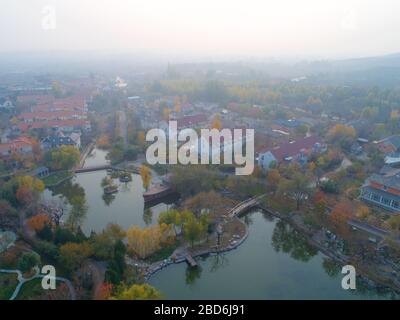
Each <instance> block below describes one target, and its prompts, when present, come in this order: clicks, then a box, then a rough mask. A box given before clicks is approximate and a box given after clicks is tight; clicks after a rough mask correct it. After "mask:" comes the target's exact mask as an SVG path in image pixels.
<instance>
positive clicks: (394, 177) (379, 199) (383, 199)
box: [360, 169, 400, 213]
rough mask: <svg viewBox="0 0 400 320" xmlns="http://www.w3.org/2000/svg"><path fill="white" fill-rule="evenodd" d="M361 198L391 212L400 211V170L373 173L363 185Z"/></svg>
mask: <svg viewBox="0 0 400 320" xmlns="http://www.w3.org/2000/svg"><path fill="white" fill-rule="evenodd" d="M360 199H361V200H363V201H365V202H367V203H370V204H374V205H376V206H379V207H381V208H383V209H386V210H388V211H391V212H396V213H397V212H400V170H399V169H398V170H389V172H387V173H386V174H373V175H371V176H370V177H369V178H368V179H367V180H366V181H365V183H364V185H363V186H362V187H361V193H360Z"/></svg>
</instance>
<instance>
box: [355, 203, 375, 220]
mask: <svg viewBox="0 0 400 320" xmlns="http://www.w3.org/2000/svg"><path fill="white" fill-rule="evenodd" d="M370 213H371V210H370V209H369V208H368V207H367V206H366V205H359V206H358V207H357V209H356V214H355V215H356V217H357V218H359V219H362V220H365V219H367V218H368V216H369V215H370Z"/></svg>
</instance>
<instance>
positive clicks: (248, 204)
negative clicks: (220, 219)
mask: <svg viewBox="0 0 400 320" xmlns="http://www.w3.org/2000/svg"><path fill="white" fill-rule="evenodd" d="M264 197H265V195H264V194H263V195H261V196H254V197H252V198H249V199H246V200H244V201H242V202H240V203H238V204H237V205H236V206H234V207H233V208H232V209H230V210H229V212H228V216H229V217H230V218H233V217H237V216H238V215H240V214H241V213H243V212H245V211H247V210H250V209H251V208H254V207H257V206H258V205H259V204H260V200H261V199H262V198H264Z"/></svg>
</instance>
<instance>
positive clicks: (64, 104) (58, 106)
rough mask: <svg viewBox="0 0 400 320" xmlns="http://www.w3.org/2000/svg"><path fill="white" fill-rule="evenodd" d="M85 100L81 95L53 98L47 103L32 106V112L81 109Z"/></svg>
mask: <svg viewBox="0 0 400 320" xmlns="http://www.w3.org/2000/svg"><path fill="white" fill-rule="evenodd" d="M85 105H86V101H85V98H84V97H82V96H72V97H66V98H62V99H55V100H53V101H50V102H48V103H41V104H38V105H35V106H32V108H31V109H32V112H48V111H61V110H83V109H84V108H85Z"/></svg>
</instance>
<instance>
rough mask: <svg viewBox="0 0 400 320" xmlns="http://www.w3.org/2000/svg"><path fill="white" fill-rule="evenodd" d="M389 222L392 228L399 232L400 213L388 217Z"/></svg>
mask: <svg viewBox="0 0 400 320" xmlns="http://www.w3.org/2000/svg"><path fill="white" fill-rule="evenodd" d="M387 224H388V226H389V228H390V229H391V230H393V231H394V232H396V233H398V232H399V231H400V216H399V215H395V216H391V217H390V218H389V219H388V221H387Z"/></svg>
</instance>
